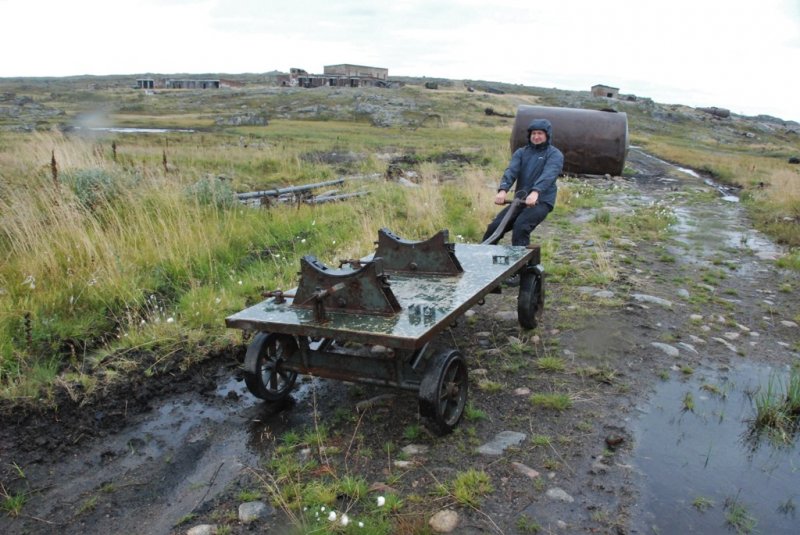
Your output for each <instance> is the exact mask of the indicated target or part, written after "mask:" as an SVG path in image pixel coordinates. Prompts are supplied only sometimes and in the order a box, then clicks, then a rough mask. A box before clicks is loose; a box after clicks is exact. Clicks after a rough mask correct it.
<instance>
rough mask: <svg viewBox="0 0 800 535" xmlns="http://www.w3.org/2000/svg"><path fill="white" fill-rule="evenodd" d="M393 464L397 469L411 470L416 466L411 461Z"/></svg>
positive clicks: (397, 461) (398, 461)
mask: <svg viewBox="0 0 800 535" xmlns="http://www.w3.org/2000/svg"><path fill="white" fill-rule="evenodd" d="M392 464H394V466H395V468H411V467H412V466H414V463H413V462H411V461H400V460H396V461H394V462H393V463H392Z"/></svg>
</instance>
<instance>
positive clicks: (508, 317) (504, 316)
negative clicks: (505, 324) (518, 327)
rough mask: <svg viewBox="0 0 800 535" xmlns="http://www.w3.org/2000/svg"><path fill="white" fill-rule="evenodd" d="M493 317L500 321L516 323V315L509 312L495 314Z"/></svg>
mask: <svg viewBox="0 0 800 535" xmlns="http://www.w3.org/2000/svg"><path fill="white" fill-rule="evenodd" d="M494 317H495V319H498V320H500V321H517V313H516V312H514V311H511V310H503V311H500V312H496V313H495V315H494Z"/></svg>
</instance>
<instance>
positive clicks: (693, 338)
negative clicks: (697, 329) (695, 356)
mask: <svg viewBox="0 0 800 535" xmlns="http://www.w3.org/2000/svg"><path fill="white" fill-rule="evenodd" d="M689 339H690V340H691V341H692V342H694V343H695V344H701V345H702V344H705V343H706V341H705V340H703V339H702V338H700V337H699V336H695V335H693V334H690V335H689Z"/></svg>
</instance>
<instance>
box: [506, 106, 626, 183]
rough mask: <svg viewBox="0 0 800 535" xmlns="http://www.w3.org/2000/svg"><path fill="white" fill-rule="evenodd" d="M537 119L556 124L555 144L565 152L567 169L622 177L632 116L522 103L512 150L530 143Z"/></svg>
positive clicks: (512, 136) (569, 171)
mask: <svg viewBox="0 0 800 535" xmlns="http://www.w3.org/2000/svg"><path fill="white" fill-rule="evenodd" d="M534 119H547V120H548V121H550V123H551V124H552V125H553V139H552V140H551V142H552V144H553V146H555V147H557V148H558V149H559V150H560V151H561V152H562V153H563V154H564V172H565V173H575V174H587V175H605V174H609V175H614V176H619V175H621V174H622V170H623V169H624V168H625V157H626V156H627V153H628V116H627V114H625V113H622V112H616V111H613V110H609V111H605V110H604V111H599V110H584V109H577V108H557V107H550V106H519V107H518V108H517V115H516V119H514V128H513V130H512V131H511V141H510V145H511V152H512V153H513V152H514V151H515V150H517V149H518V148H519V147H523V146H525V145H526V144H527V143H528V126H529V125H530V124H531V122H533V120H534Z"/></svg>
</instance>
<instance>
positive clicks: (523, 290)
mask: <svg viewBox="0 0 800 535" xmlns="http://www.w3.org/2000/svg"><path fill="white" fill-rule="evenodd" d="M542 310H544V269H542V266H534V267H533V268H532V269H526V270H524V271H523V272H522V273H521V274H520V280H519V297H517V319H518V320H519V324H520V325H521V326H522V327H523V328H524V329H535V328H536V325H537V323H538V320H539V318H541V316H542Z"/></svg>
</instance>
